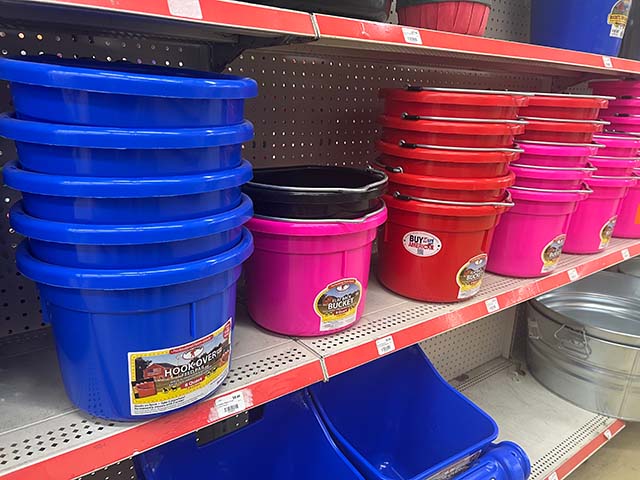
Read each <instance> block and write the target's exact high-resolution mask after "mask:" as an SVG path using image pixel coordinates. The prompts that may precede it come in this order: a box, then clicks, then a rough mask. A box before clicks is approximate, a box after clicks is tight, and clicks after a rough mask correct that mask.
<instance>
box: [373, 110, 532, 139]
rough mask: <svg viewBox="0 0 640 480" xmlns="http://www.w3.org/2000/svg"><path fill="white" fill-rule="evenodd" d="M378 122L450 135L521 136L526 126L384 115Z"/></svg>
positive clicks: (390, 125)
mask: <svg viewBox="0 0 640 480" xmlns="http://www.w3.org/2000/svg"><path fill="white" fill-rule="evenodd" d="M378 122H379V123H380V124H381V125H382V126H383V127H388V128H394V129H397V130H410V131H414V132H430V133H446V134H449V135H474V136H477V135H519V134H521V133H523V132H524V129H525V125H522V124H511V123H495V122H492V121H491V120H490V119H489V120H488V121H487V122H486V123H475V122H473V123H471V122H460V121H437V120H405V119H401V118H394V117H389V116H386V115H382V116H380V117H379V118H378Z"/></svg>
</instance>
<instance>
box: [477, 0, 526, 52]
mask: <svg viewBox="0 0 640 480" xmlns="http://www.w3.org/2000/svg"><path fill="white" fill-rule="evenodd" d="M530 29H531V0H493V2H492V6H491V15H490V16H489V23H488V24H487V31H486V32H485V36H486V37H490V38H498V39H500V40H511V41H514V42H529V38H530Z"/></svg>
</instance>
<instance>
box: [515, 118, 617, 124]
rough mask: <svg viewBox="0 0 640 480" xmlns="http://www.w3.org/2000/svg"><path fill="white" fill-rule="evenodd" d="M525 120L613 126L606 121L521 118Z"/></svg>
mask: <svg viewBox="0 0 640 480" xmlns="http://www.w3.org/2000/svg"><path fill="white" fill-rule="evenodd" d="M520 118H521V119H523V120H533V121H534V122H551V123H582V124H585V125H586V124H588V123H591V124H595V125H611V122H607V121H606V120H570V119H568V118H544V117H520Z"/></svg>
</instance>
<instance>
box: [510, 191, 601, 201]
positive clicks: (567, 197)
mask: <svg viewBox="0 0 640 480" xmlns="http://www.w3.org/2000/svg"><path fill="white" fill-rule="evenodd" d="M509 193H510V194H511V196H512V198H513V200H514V201H515V202H516V204H517V203H518V200H525V201H530V202H546V203H567V202H579V201H581V200H584V199H586V198H587V197H588V196H589V195H591V193H593V192H592V191H591V190H550V189H541V188H525V187H511V188H509Z"/></svg>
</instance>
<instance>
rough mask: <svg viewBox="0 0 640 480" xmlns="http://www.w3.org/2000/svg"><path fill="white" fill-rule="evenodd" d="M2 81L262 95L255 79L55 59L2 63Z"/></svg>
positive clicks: (207, 95)
mask: <svg viewBox="0 0 640 480" xmlns="http://www.w3.org/2000/svg"><path fill="white" fill-rule="evenodd" d="M154 72H156V73H154ZM0 78H2V79H3V80H7V81H9V82H16V83H25V84H29V85H39V86H43V87H52V88H61V89H62V88H64V89H72V90H85V91H91V92H100V93H113V94H120V95H140V96H145V97H172V98H196V99H244V98H252V97H255V96H257V94H258V84H257V83H256V82H255V80H252V79H250V78H243V77H237V76H234V75H224V74H219V73H207V72H198V71H195V70H186V69H185V70H182V69H180V70H178V69H173V68H167V67H159V66H148V65H137V64H131V63H127V62H112V63H104V64H102V63H101V62H94V61H82V60H74V61H70V60H63V59H60V58H58V57H52V56H37V57H35V56H31V57H21V58H20V59H19V60H17V59H9V58H3V59H0Z"/></svg>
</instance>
